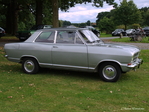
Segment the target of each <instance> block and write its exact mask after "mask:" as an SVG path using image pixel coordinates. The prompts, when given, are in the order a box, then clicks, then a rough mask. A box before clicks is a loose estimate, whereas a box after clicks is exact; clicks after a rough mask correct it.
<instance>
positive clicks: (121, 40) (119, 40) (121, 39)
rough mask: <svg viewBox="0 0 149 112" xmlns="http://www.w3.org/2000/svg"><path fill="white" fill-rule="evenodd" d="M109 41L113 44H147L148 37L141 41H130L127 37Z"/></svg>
mask: <svg viewBox="0 0 149 112" xmlns="http://www.w3.org/2000/svg"><path fill="white" fill-rule="evenodd" d="M111 41H113V42H129V43H131V42H133V43H134V42H135V43H149V37H146V38H143V39H142V40H141V41H130V38H129V37H123V38H115V39H112V40H111Z"/></svg>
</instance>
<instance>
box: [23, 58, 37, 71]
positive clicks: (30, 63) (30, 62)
mask: <svg viewBox="0 0 149 112" xmlns="http://www.w3.org/2000/svg"><path fill="white" fill-rule="evenodd" d="M22 68H23V71H24V72H25V73H27V74H36V73H37V72H38V71H39V64H38V62H37V61H36V60H35V59H34V58H25V59H23V62H22Z"/></svg>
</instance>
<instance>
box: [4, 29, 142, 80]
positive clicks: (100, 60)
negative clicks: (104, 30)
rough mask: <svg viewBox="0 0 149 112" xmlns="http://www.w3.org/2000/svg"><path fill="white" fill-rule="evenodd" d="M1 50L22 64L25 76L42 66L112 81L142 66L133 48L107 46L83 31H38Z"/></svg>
mask: <svg viewBox="0 0 149 112" xmlns="http://www.w3.org/2000/svg"><path fill="white" fill-rule="evenodd" d="M4 50H5V53H6V55H5V57H6V58H7V59H8V60H10V61H13V62H17V63H21V64H22V68H23V71H24V72H25V73H28V74H35V73H37V72H38V71H39V69H40V68H42V67H46V68H57V69H66V70H77V71H86V72H98V73H99V75H100V77H101V79H102V80H104V81H107V82H115V81H117V80H118V79H119V78H120V76H121V74H122V73H126V72H128V71H130V70H132V69H135V68H137V67H138V66H139V65H140V64H142V60H141V59H139V58H138V56H139V53H140V50H139V49H138V48H137V47H136V46H130V45H122V44H106V43H104V42H103V41H102V40H100V39H99V38H98V37H97V36H96V35H95V34H94V33H93V32H92V31H90V30H88V29H83V28H82V29H81V28H52V29H42V30H38V31H36V32H35V33H34V34H33V35H31V37H30V38H28V39H27V40H26V41H24V42H20V43H9V44H5V46H4Z"/></svg>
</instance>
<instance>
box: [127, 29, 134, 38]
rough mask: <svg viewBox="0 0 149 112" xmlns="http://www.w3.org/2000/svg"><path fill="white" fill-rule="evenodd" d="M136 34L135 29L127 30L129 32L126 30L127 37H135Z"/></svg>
mask: <svg viewBox="0 0 149 112" xmlns="http://www.w3.org/2000/svg"><path fill="white" fill-rule="evenodd" d="M135 32H136V30H135V29H127V30H126V35H127V36H130V35H134V34H135Z"/></svg>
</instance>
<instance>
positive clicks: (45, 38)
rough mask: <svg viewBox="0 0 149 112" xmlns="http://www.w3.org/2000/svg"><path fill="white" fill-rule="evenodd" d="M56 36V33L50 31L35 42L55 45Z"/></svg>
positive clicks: (43, 33) (42, 34)
mask: <svg viewBox="0 0 149 112" xmlns="http://www.w3.org/2000/svg"><path fill="white" fill-rule="evenodd" d="M54 36H55V33H54V32H53V31H49V32H42V33H41V34H40V35H39V36H38V37H37V39H36V40H35V42H48V43H53V42H54Z"/></svg>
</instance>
